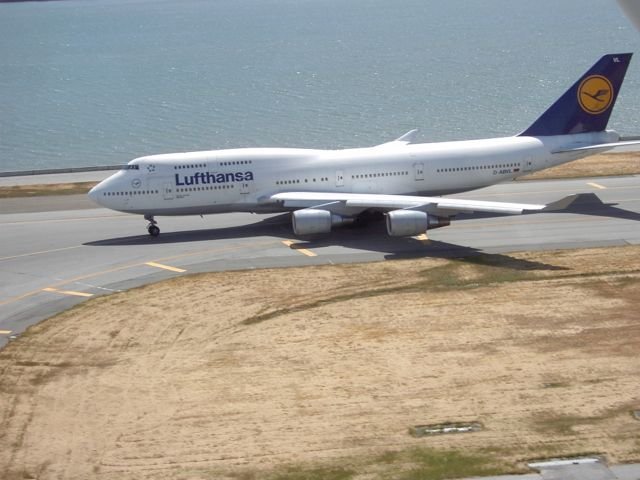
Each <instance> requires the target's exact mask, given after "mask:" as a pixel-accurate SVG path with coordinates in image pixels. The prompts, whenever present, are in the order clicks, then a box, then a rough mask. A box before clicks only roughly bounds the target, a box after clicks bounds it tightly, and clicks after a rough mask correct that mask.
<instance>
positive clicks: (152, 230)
mask: <svg viewBox="0 0 640 480" xmlns="http://www.w3.org/2000/svg"><path fill="white" fill-rule="evenodd" d="M144 219H145V220H147V221H148V222H149V225H147V232H149V235H151V236H152V237H157V236H158V235H160V229H159V228H158V226H157V224H158V222H156V221H155V219H154V218H153V215H145V216H144Z"/></svg>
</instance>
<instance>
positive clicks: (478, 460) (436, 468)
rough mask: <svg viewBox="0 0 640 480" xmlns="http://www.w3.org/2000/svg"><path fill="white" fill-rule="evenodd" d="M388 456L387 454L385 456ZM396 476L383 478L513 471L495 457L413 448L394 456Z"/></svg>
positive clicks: (434, 479) (425, 479) (437, 479)
mask: <svg viewBox="0 0 640 480" xmlns="http://www.w3.org/2000/svg"><path fill="white" fill-rule="evenodd" d="M385 455H386V454H385ZM394 460H395V461H394V462H393V463H391V465H393V466H394V468H393V473H392V474H391V475H389V476H387V475H385V476H384V477H383V478H389V479H391V478H393V479H398V480H443V479H450V478H464V477H477V476H486V475H499V474H503V473H505V472H508V471H510V468H509V467H508V466H507V465H504V464H500V463H499V462H498V461H497V460H496V459H495V457H493V456H489V455H483V454H480V453H461V452H457V451H454V450H435V449H432V448H412V449H409V450H407V451H403V452H399V453H397V454H396V455H395V458H394Z"/></svg>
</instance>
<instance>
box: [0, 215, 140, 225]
mask: <svg viewBox="0 0 640 480" xmlns="http://www.w3.org/2000/svg"><path fill="white" fill-rule="evenodd" d="M25 213H41V212H25ZM127 216H128V215H104V216H101V215H97V216H95V217H73V218H52V219H50V220H22V221H19V222H0V225H28V224H32V223H60V222H77V221H81V222H84V221H88V220H93V221H96V220H102V219H105V218H109V219H111V218H124V217H127Z"/></svg>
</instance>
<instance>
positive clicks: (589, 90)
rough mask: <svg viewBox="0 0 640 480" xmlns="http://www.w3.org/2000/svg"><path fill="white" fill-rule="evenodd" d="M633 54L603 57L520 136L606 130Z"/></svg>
mask: <svg viewBox="0 0 640 480" xmlns="http://www.w3.org/2000/svg"><path fill="white" fill-rule="evenodd" d="M631 55H632V54H631V53H620V54H611V55H605V56H604V57H602V58H601V59H600V60H598V62H596V64H595V65H594V66H593V67H591V68H590V69H589V71H588V72H587V73H585V74H584V75H583V76H582V77H581V78H580V80H578V81H577V82H576V83H574V84H573V86H572V87H571V88H570V89H569V90H567V91H566V92H565V93H564V95H562V96H561V97H560V98H559V99H558V100H557V101H556V102H555V103H554V104H553V105H551V107H549V109H548V110H547V111H546V112H544V113H543V114H542V116H540V118H538V119H537V120H536V121H535V122H534V123H533V125H531V126H530V127H529V128H528V129H526V130H525V131H524V132H522V133H521V134H520V136H527V137H541V136H549V135H569V134H573V133H588V132H601V131H604V130H605V129H606V128H607V123H608V122H609V117H610V116H611V111H612V110H613V106H614V105H615V103H616V98H618V92H619V91H620V87H621V86H622V81H623V80H624V76H625V74H626V72H627V67H628V66H629V62H630V61H631Z"/></svg>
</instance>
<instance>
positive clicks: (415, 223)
mask: <svg viewBox="0 0 640 480" xmlns="http://www.w3.org/2000/svg"><path fill="white" fill-rule="evenodd" d="M450 223H451V222H450V221H449V219H448V218H445V217H436V216H432V215H429V214H428V213H426V212H420V211H418V210H392V211H391V212H389V213H387V233H388V234H389V235H391V236H392V237H413V236H415V235H421V234H423V233H424V232H426V231H427V230H431V229H433V228H440V227H446V226H447V225H449V224H450Z"/></svg>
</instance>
